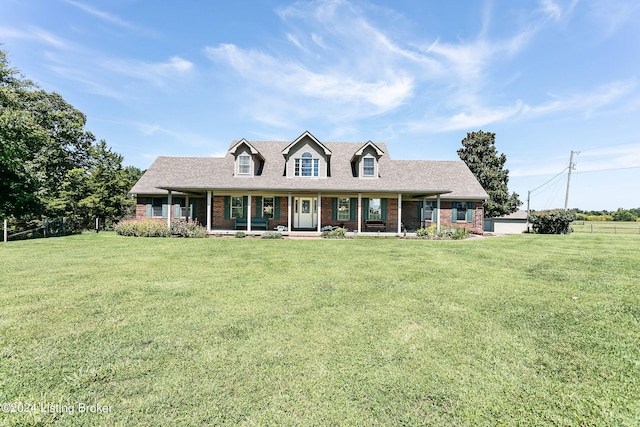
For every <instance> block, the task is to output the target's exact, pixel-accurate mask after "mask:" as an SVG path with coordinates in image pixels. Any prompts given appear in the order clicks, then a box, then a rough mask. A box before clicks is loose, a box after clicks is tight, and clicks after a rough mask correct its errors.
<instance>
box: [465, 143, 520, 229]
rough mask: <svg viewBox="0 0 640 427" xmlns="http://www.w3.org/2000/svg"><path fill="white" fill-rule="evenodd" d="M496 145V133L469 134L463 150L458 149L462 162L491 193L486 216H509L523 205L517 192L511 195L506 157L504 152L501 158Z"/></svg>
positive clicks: (485, 205) (485, 209)
mask: <svg viewBox="0 0 640 427" xmlns="http://www.w3.org/2000/svg"><path fill="white" fill-rule="evenodd" d="M495 143H496V134H495V133H491V132H483V131H481V130H480V131H478V132H468V133H467V136H466V137H465V138H464V139H463V140H462V146H463V148H460V149H459V150H458V156H460V159H461V160H463V161H464V162H465V163H466V164H467V166H469V169H471V172H473V174H474V175H475V177H476V179H477V180H478V181H479V182H480V185H482V187H483V188H484V189H485V191H486V192H487V193H488V194H489V200H487V201H486V202H485V203H484V214H485V216H487V217H495V216H501V215H506V214H510V213H512V212H515V211H516V210H517V209H518V207H519V206H520V205H521V204H522V202H521V201H520V200H519V199H518V195H517V194H516V193H511V194H509V188H508V187H507V184H508V183H509V170H508V169H505V168H504V164H505V162H506V161H507V157H506V156H505V155H504V153H503V154H500V155H498V151H497V149H496V146H495Z"/></svg>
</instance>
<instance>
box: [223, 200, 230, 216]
mask: <svg viewBox="0 0 640 427" xmlns="http://www.w3.org/2000/svg"><path fill="white" fill-rule="evenodd" d="M230 218H231V196H224V219H230Z"/></svg>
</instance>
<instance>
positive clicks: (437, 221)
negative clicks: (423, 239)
mask: <svg viewBox="0 0 640 427" xmlns="http://www.w3.org/2000/svg"><path fill="white" fill-rule="evenodd" d="M436 200H437V201H436V209H437V210H438V211H437V214H436V230H438V231H440V195H439V194H438V196H437V199H436Z"/></svg>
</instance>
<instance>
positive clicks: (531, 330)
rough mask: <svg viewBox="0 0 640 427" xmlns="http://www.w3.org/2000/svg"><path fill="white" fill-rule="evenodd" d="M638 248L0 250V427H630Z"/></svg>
mask: <svg viewBox="0 0 640 427" xmlns="http://www.w3.org/2000/svg"><path fill="white" fill-rule="evenodd" d="M639 243H640V237H636V236H616V237H615V238H613V236H607V235H597V234H593V235H591V234H582V235H578V234H573V235H568V236H536V235H521V236H520V235H519V236H506V237H501V238H488V239H480V240H468V241H454V242H447V241H419V240H407V241H402V240H380V241H373V240H369V239H366V240H358V239H355V240H337V241H336V240H307V241H305V240H260V239H151V238H131V237H121V236H117V235H115V234H112V233H100V234H98V235H96V234H91V233H89V234H83V235H79V236H70V237H64V238H52V239H42V240H32V241H20V242H10V243H8V244H1V245H0V289H1V291H2V292H1V293H0V313H2V316H1V317H0V403H9V404H10V405H13V406H6V405H5V406H3V409H6V408H9V409H10V408H16V409H17V408H18V404H21V405H23V406H22V407H23V410H24V408H25V406H24V404H30V405H35V406H36V410H34V411H28V412H24V411H23V412H13V413H12V412H0V424H1V425H25V424H27V425H29V424H35V425H37V424H41V425H50V424H53V423H55V424H56V425H59V426H71V425H83V426H84V425H176V426H178V425H179V426H183V425H576V426H577V425H630V426H631V425H638V420H640V399H638V396H640V269H638V267H637V266H638V265H639V264H640V253H639V251H638V248H639ZM79 404H84V405H97V406H100V407H103V406H106V407H108V411H106V412H102V413H91V412H84V413H79V412H78V408H79V406H78V405H79ZM55 405H58V406H57V407H56V406H55ZM63 405H67V406H66V407H65V406H63ZM69 406H70V407H73V408H75V412H74V413H73V414H71V413H69V411H68V410H66V411H65V408H68V407H69ZM43 407H44V410H42V409H43ZM51 408H53V409H51Z"/></svg>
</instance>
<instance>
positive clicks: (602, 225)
mask: <svg viewBox="0 0 640 427" xmlns="http://www.w3.org/2000/svg"><path fill="white" fill-rule="evenodd" d="M571 227H572V228H573V232H574V233H606V234H640V222H623V221H574V222H572V223H571Z"/></svg>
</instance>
